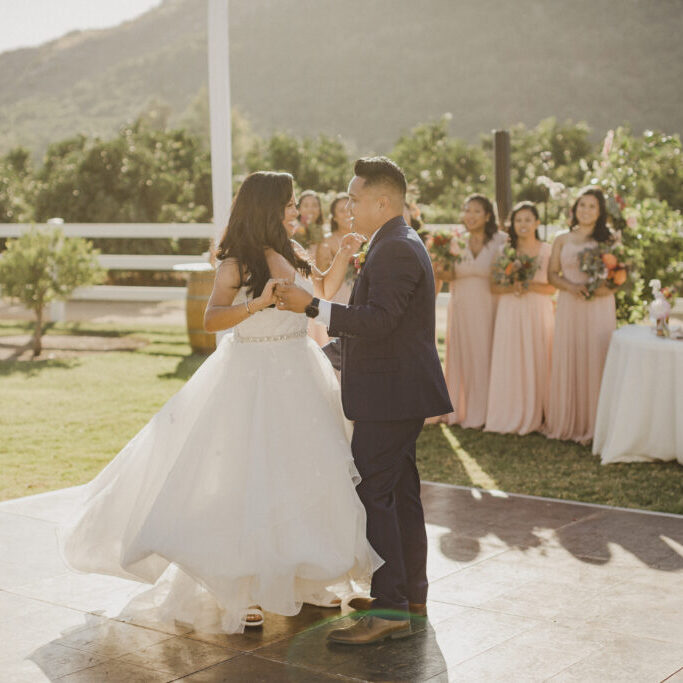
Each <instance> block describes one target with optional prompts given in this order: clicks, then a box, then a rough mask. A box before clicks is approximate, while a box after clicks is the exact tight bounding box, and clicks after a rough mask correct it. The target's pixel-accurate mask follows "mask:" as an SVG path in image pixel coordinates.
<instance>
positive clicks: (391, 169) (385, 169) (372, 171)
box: [353, 157, 407, 197]
mask: <svg viewBox="0 0 683 683" xmlns="http://www.w3.org/2000/svg"><path fill="white" fill-rule="evenodd" d="M353 172H354V174H355V175H357V176H358V177H359V178H362V179H363V180H364V181H365V185H366V186H368V187H369V186H371V185H384V184H386V185H389V186H390V187H392V188H393V189H395V190H397V191H398V192H400V193H401V196H402V197H405V196H406V189H407V187H406V177H405V176H404V175H403V171H402V170H401V168H400V167H399V166H398V164H396V163H395V162H393V161H392V160H391V159H389V158H387V157H363V158H362V159H358V161H357V162H356V164H355V166H354V167H353Z"/></svg>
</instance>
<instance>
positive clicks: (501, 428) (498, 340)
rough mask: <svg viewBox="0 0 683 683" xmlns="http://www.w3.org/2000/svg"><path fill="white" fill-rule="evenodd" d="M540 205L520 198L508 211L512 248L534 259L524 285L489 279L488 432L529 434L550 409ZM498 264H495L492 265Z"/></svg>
mask: <svg viewBox="0 0 683 683" xmlns="http://www.w3.org/2000/svg"><path fill="white" fill-rule="evenodd" d="M540 222H541V221H540V218H539V215H538V209H537V208H536V206H535V205H534V204H533V203H532V202H520V203H519V204H517V205H516V206H515V207H514V208H513V210H512V214H511V215H510V221H509V225H508V234H509V236H510V246H511V247H512V248H513V249H514V250H515V251H516V253H517V254H519V255H523V256H527V257H531V258H533V259H534V260H535V263H536V271H535V273H534V275H533V279H532V280H531V281H530V282H529V283H528V285H527V286H523V285H522V283H520V282H515V284H513V285H500V284H496V283H492V285H491V290H492V291H493V293H494V294H499V295H500V298H499V299H498V309H497V312H496V324H495V328H494V333H493V350H492V353H491V377H490V380H489V396H488V410H487V413H486V428H485V431H487V432H501V433H516V434H529V433H530V432H534V431H538V430H539V429H540V428H541V426H542V424H543V416H544V414H545V413H547V411H548V396H549V386H550V363H551V353H552V342H553V327H554V314H553V303H552V300H551V298H550V297H551V296H552V294H554V292H555V287H553V286H552V285H550V284H548V264H549V262H550V252H551V249H550V245H549V244H547V243H546V242H541V240H540V237H539V234H538V226H539V225H540ZM495 267H496V266H494V268H495Z"/></svg>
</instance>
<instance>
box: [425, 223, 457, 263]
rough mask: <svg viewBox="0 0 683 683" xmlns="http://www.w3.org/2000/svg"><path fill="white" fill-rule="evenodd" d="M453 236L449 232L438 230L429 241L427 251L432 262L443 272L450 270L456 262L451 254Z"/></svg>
mask: <svg viewBox="0 0 683 683" xmlns="http://www.w3.org/2000/svg"><path fill="white" fill-rule="evenodd" d="M452 239H453V235H452V233H451V232H449V231H448V230H437V231H436V232H433V233H432V234H431V235H430V237H429V238H428V240H427V249H428V251H429V255H430V256H431V259H432V261H433V262H434V263H435V264H437V265H438V266H440V267H441V268H442V269H443V270H450V268H451V265H452V264H453V261H454V256H453V254H452V253H451V240H452Z"/></svg>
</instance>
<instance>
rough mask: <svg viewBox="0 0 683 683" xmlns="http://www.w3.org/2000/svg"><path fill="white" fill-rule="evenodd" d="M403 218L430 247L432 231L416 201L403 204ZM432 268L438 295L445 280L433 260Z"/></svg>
mask: <svg viewBox="0 0 683 683" xmlns="http://www.w3.org/2000/svg"><path fill="white" fill-rule="evenodd" d="M403 220H404V221H405V222H406V223H407V224H408V225H409V226H410V227H411V228H412V229H413V230H415V232H416V233H417V234H418V235H419V236H420V239H421V240H422V243H423V244H424V245H425V246H426V247H427V249H429V238H430V232H429V230H427V228H425V227H424V223H423V222H422V218H421V216H420V207H419V206H418V205H417V204H416V203H415V202H408V201H406V202H405V203H404V205H403ZM432 268H433V270H434V293H435V294H436V296H438V295H439V292H440V291H441V289H442V287H443V282H442V281H441V280H439V278H438V277H437V275H436V267H435V266H434V263H433V262H432ZM437 343H438V340H437Z"/></svg>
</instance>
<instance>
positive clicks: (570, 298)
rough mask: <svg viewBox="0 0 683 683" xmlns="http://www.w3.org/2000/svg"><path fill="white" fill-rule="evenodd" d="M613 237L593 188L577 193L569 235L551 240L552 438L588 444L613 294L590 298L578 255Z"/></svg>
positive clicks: (611, 325) (612, 320)
mask: <svg viewBox="0 0 683 683" xmlns="http://www.w3.org/2000/svg"><path fill="white" fill-rule="evenodd" d="M613 242H614V236H613V234H612V232H611V231H610V229H609V227H608V225H607V209H606V204H605V196H604V194H603V193H602V190H601V189H600V188H599V187H596V186H589V187H586V188H584V189H583V190H581V192H580V194H579V196H578V198H577V200H576V201H575V202H574V205H573V206H572V210H571V225H570V229H569V231H568V232H564V233H562V234H560V235H558V236H557V237H556V238H555V241H554V243H553V249H552V253H551V256H550V266H549V269H548V280H549V282H550V283H551V284H552V285H554V286H555V287H557V288H558V289H559V290H560V292H559V294H558V298H557V316H556V319H555V340H554V348H553V360H552V371H551V375H550V399H549V406H548V415H547V418H546V428H545V433H546V435H547V436H548V437H550V438H552V439H571V440H574V441H578V442H579V443H584V444H585V443H588V442H590V441H591V440H592V438H593V430H594V427H595V414H596V412H597V407H598V396H599V393H600V381H601V380H602V371H603V368H604V365H605V357H606V356H607V348H608V346H609V342H610V338H611V336H612V332H613V331H614V330H615V328H616V305H615V301H614V291H613V290H612V289H610V288H609V287H607V286H606V285H605V284H604V283H603V284H601V285H600V286H599V287H598V288H597V289H596V290H595V292H594V294H593V295H592V296H591V292H590V290H589V288H588V284H589V276H588V275H587V274H586V273H585V272H583V271H582V270H581V267H580V254H581V252H583V251H584V250H586V249H589V248H595V247H597V246H598V245H602V246H603V247H607V248H608V247H609V246H610V245H611V244H612V243H613Z"/></svg>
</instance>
